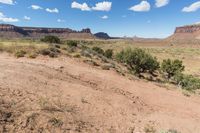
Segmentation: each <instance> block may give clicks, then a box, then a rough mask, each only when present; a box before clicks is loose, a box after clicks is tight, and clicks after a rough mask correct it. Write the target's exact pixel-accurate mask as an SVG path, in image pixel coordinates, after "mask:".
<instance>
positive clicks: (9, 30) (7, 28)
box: [0, 24, 94, 39]
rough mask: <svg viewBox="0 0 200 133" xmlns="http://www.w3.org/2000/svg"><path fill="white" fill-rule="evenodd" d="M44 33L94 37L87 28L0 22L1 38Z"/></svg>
mask: <svg viewBox="0 0 200 133" xmlns="http://www.w3.org/2000/svg"><path fill="white" fill-rule="evenodd" d="M46 35H55V36H59V37H61V38H66V39H67V38H70V39H71V38H75V39H76V38H78V39H80V38H84V39H85V38H86V39H92V38H94V36H93V34H92V33H91V30H90V29H89V28H86V29H82V30H81V31H75V30H72V29H69V28H44V27H19V26H14V25H10V24H0V37H1V38H22V37H30V38H41V37H43V36H46Z"/></svg>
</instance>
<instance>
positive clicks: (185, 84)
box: [174, 73, 200, 90]
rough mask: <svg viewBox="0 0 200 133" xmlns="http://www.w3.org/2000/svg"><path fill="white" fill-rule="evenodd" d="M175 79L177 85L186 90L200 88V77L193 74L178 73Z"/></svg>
mask: <svg viewBox="0 0 200 133" xmlns="http://www.w3.org/2000/svg"><path fill="white" fill-rule="evenodd" d="M174 81H175V83H176V84H177V85H179V86H181V88H183V89H186V90H197V89H200V79H199V78H196V77H194V76H192V75H185V74H181V73H178V74H176V75H175V76H174Z"/></svg>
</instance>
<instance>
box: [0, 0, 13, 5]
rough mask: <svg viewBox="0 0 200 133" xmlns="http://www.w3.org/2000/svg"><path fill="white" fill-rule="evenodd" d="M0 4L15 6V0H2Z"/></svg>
mask: <svg viewBox="0 0 200 133" xmlns="http://www.w3.org/2000/svg"><path fill="white" fill-rule="evenodd" d="M0 3H3V4H9V5H13V4H14V1H13V0H0Z"/></svg>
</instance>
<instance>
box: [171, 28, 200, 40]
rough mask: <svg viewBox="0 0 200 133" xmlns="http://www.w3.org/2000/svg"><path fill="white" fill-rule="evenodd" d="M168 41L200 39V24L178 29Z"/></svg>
mask: <svg viewBox="0 0 200 133" xmlns="http://www.w3.org/2000/svg"><path fill="white" fill-rule="evenodd" d="M168 39H172V40H195V39H200V24H194V25H186V26H182V27H177V28H176V30H175V32H174V34H173V35H172V36H170V37H169V38H168Z"/></svg>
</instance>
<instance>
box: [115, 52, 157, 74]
mask: <svg viewBox="0 0 200 133" xmlns="http://www.w3.org/2000/svg"><path fill="white" fill-rule="evenodd" d="M116 59H117V60H118V61H119V62H121V63H125V64H126V65H127V66H128V68H129V69H130V70H132V71H134V72H135V73H136V74H140V73H145V72H148V73H150V74H153V73H154V71H156V70H157V69H158V68H159V62H158V61H157V59H156V58H155V57H153V56H151V55H150V54H149V53H146V52H145V51H144V50H142V49H139V48H136V49H130V48H129V49H126V50H122V51H121V52H120V53H118V54H117V55H116Z"/></svg>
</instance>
